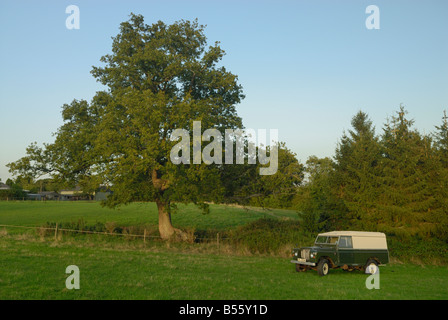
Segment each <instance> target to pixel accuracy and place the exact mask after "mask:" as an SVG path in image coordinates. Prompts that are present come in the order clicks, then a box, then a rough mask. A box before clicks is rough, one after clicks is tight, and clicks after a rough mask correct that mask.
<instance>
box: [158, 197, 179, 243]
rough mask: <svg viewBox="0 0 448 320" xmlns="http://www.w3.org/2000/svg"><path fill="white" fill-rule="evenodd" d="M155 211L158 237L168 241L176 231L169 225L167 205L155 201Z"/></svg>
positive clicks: (169, 218) (169, 216)
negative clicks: (157, 217)
mask: <svg viewBox="0 0 448 320" xmlns="http://www.w3.org/2000/svg"><path fill="white" fill-rule="evenodd" d="M156 203H157V209H158V211H159V233H160V237H161V238H162V239H164V240H168V239H170V238H171V237H172V236H173V235H174V233H175V232H176V230H175V229H174V227H173V224H172V223H171V214H170V213H169V212H168V210H167V209H168V208H167V207H168V206H169V204H168V203H165V202H162V201H160V200H157V201H156Z"/></svg>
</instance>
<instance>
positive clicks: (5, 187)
mask: <svg viewBox="0 0 448 320" xmlns="http://www.w3.org/2000/svg"><path fill="white" fill-rule="evenodd" d="M9 189H11V187H10V186H8V185H7V184H4V183H3V182H0V190H9Z"/></svg>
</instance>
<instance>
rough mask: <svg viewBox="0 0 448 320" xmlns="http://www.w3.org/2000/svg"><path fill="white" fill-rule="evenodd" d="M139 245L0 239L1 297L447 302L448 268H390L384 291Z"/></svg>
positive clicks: (342, 279)
mask: <svg viewBox="0 0 448 320" xmlns="http://www.w3.org/2000/svg"><path fill="white" fill-rule="evenodd" d="M191 248H192V250H191V252H189V251H188V250H186V249H185V248H183V249H178V248H173V247H171V248H168V247H160V246H159V247H156V246H150V247H149V248H146V249H145V248H141V247H135V246H132V245H131V244H126V243H124V242H120V241H116V242H114V243H95V242H88V241H79V240H76V239H75V240H71V241H62V242H54V241H50V240H48V239H46V240H37V239H32V238H28V237H27V236H23V237H20V236H17V235H14V236H12V235H2V236H1V237H0V299H51V300H54V299H159V300H233V299H235V300H241V299H244V300H246V299H248V300H253V299H255V300H283V299H287V300H288V299H292V300H296V299H447V298H448V290H447V288H448V269H447V268H446V267H442V266H426V267H422V266H417V265H406V264H391V265H388V266H385V267H381V268H380V289H379V290H376V289H372V290H368V289H367V288H366V286H365V281H366V279H367V275H366V274H363V273H361V272H358V271H354V272H350V273H349V272H343V271H342V270H331V271H330V274H329V275H328V276H326V277H319V276H318V275H317V273H316V272H313V271H310V272H306V273H297V272H295V270H294V267H293V265H292V264H291V263H290V262H289V259H285V258H278V257H270V256H260V255H254V256H238V255H229V254H219V253H216V254H215V253H210V252H209V253H200V252H197V251H196V250H194V246H192V247H191ZM69 265H77V266H78V267H79V269H80V286H81V288H80V289H79V290H68V289H67V288H66V286H65V280H66V278H67V277H68V274H66V273H65V269H66V267H67V266H69Z"/></svg>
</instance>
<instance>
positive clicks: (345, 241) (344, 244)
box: [339, 236, 353, 248]
mask: <svg viewBox="0 0 448 320" xmlns="http://www.w3.org/2000/svg"><path fill="white" fill-rule="evenodd" d="M339 248H353V245H352V237H345V236H344V237H340V238H339Z"/></svg>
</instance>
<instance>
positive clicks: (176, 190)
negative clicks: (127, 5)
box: [9, 14, 244, 239]
mask: <svg viewBox="0 0 448 320" xmlns="http://www.w3.org/2000/svg"><path fill="white" fill-rule="evenodd" d="M223 56H224V51H223V50H222V49H221V47H220V46H219V43H218V42H216V43H215V44H214V45H212V46H209V45H208V44H207V39H206V37H205V35H204V26H202V25H199V24H198V22H197V21H193V22H191V21H179V22H175V23H173V24H171V25H167V24H165V23H163V22H161V21H159V22H157V23H154V24H152V25H148V24H145V23H144V19H143V17H142V16H141V15H134V14H131V16H130V19H129V20H128V21H126V22H123V23H122V24H121V26H120V32H119V34H118V35H117V36H116V37H114V38H113V44H112V52H111V53H110V54H107V55H105V56H103V57H102V58H101V62H103V64H102V65H101V66H98V67H93V70H92V75H93V76H94V77H95V78H96V79H97V80H98V81H99V82H100V83H102V84H103V85H104V86H105V87H106V89H105V90H104V91H100V92H97V94H96V95H95V96H94V98H93V99H92V101H91V102H90V103H89V102H87V101H85V100H81V101H78V100H74V101H73V102H72V103H70V104H66V105H64V106H63V111H62V114H63V119H64V124H63V125H62V126H61V127H60V128H59V129H58V131H57V133H56V140H55V142H54V143H53V144H47V145H45V146H44V148H43V149H42V148H39V147H38V146H37V145H36V144H32V145H31V146H30V147H29V148H28V150H27V156H26V157H23V158H22V159H20V160H18V161H17V162H15V163H11V164H9V167H10V171H11V172H13V173H15V174H20V175H22V176H23V175H28V176H34V177H36V176H39V175H46V174H50V175H51V176H52V177H54V178H55V179H58V180H61V181H65V182H67V183H72V184H73V183H76V184H78V185H81V186H82V188H83V189H84V191H89V190H90V191H91V190H94V189H95V188H96V187H98V185H100V184H105V185H108V186H109V187H111V188H112V189H113V195H112V196H110V197H108V200H107V203H106V204H107V205H109V206H116V205H120V204H125V203H128V202H130V201H132V200H135V199H139V200H145V201H155V202H156V203H157V206H158V212H159V231H160V235H161V237H162V238H165V239H168V238H171V237H173V236H175V235H180V236H182V232H181V231H180V230H178V229H175V228H174V227H173V225H172V223H171V210H172V209H173V207H174V203H175V202H193V203H196V204H198V205H199V206H201V207H202V208H203V209H204V210H207V205H206V204H205V201H213V200H219V198H220V197H221V196H222V195H223V193H224V186H223V184H222V183H221V179H220V177H221V176H222V166H221V167H220V166H219V165H206V164H204V163H202V164H194V165H193V164H191V165H188V164H182V165H176V164H173V163H172V162H171V161H170V151H171V149H172V148H173V146H174V145H175V144H176V142H175V141H171V134H172V133H173V131H174V130H175V129H185V130H187V132H189V133H190V134H191V133H192V130H193V121H201V125H202V128H203V129H207V128H214V129H217V130H219V131H220V132H222V134H223V136H224V130H225V129H237V128H242V121H241V118H240V117H239V116H238V115H237V112H236V109H235V106H236V105H237V104H238V103H239V102H240V101H241V100H242V99H243V98H244V95H243V93H242V87H241V85H240V84H239V83H238V79H237V76H236V75H234V74H232V73H231V72H229V71H227V70H226V68H225V67H223V66H219V64H220V60H221V59H222V57H223Z"/></svg>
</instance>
